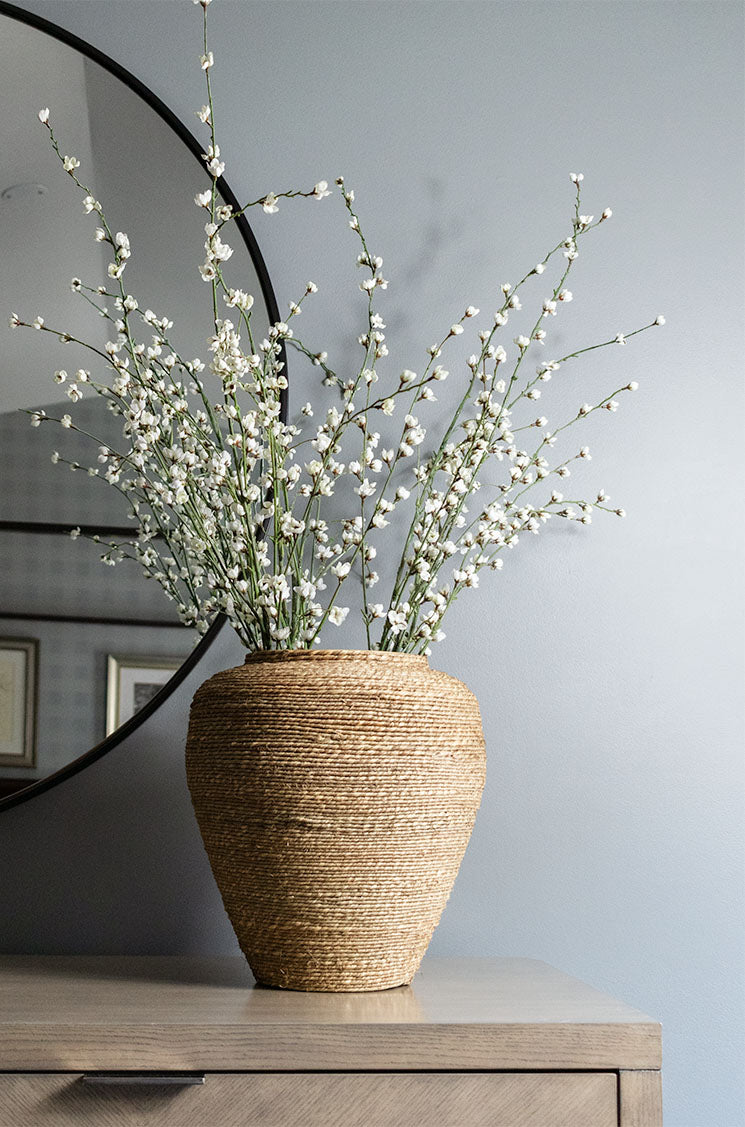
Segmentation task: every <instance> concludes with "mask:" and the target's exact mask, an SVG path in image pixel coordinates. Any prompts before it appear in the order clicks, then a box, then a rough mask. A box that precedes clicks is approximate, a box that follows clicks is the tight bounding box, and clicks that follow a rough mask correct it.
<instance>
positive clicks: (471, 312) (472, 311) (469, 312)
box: [464, 305, 479, 317]
mask: <svg viewBox="0 0 745 1127" xmlns="http://www.w3.org/2000/svg"><path fill="white" fill-rule="evenodd" d="M478 312H479V311H478V309H477V308H476V306H475V305H469V306H468V309H466V312H465V313H464V316H465V317H477V316H478Z"/></svg>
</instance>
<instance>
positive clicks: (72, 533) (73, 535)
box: [70, 528, 80, 540]
mask: <svg viewBox="0 0 745 1127" xmlns="http://www.w3.org/2000/svg"><path fill="white" fill-rule="evenodd" d="M79 536H80V529H79V528H71V529H70V539H71V540H77V539H78V537H79Z"/></svg>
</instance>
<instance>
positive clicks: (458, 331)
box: [450, 325, 463, 337]
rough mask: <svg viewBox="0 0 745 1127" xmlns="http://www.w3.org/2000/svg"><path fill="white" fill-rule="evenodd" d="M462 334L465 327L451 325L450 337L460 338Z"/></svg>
mask: <svg viewBox="0 0 745 1127" xmlns="http://www.w3.org/2000/svg"><path fill="white" fill-rule="evenodd" d="M462 332H463V326H462V325H451V326H450V335H451V336H453V337H457V336H460V334H461V333H462Z"/></svg>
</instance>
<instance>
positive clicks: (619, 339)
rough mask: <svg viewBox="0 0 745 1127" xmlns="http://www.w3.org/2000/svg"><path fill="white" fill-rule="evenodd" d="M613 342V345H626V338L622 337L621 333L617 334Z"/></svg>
mask: <svg viewBox="0 0 745 1127" xmlns="http://www.w3.org/2000/svg"><path fill="white" fill-rule="evenodd" d="M613 341H614V343H615V344H626V337H625V336H624V335H623V333H618V334H617V335H616V336H615V337H614V338H613Z"/></svg>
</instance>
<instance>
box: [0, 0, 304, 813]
mask: <svg viewBox="0 0 745 1127" xmlns="http://www.w3.org/2000/svg"><path fill="white" fill-rule="evenodd" d="M0 16H9V17H10V18H11V19H14V20H18V21H19V22H20V23H25V24H27V25H28V26H29V27H33V28H36V29H37V31H41V32H44V33H46V34H47V35H51V36H52V37H53V38H54V39H57V40H59V42H60V43H64V44H65V45H66V46H68V47H72V48H73V49H74V50H76V51H79V52H80V54H81V55H84V56H85V58H87V59H90V60H91V62H94V63H98V65H99V66H101V67H103V69H104V70H106V71H108V72H109V74H111V75H113V76H114V78H118V79H119V81H120V82H123V83H124V85H125V86H128V87H129V89H130V90H132V91H133V93H135V94H138V95H139V97H140V98H142V99H143V101H144V102H146V103H147V105H149V106H150V108H151V109H152V110H154V111H155V112H156V113H157V114H158V116H159V117H160V118H161V119H162V120H163V121H164V122H165V123H166V125H168V126H170V128H171V129H172V130H173V131H174V133H175V134H176V135H177V136H178V137H180V139H181V140H182V141H183V143H184V144H185V145H186V147H187V149H189V150H190V151H191V152H192V154H193V155H194V157H195V159H196V160H197V161H198V162H199V165H200V167H201V168H202V169H204V161H203V160H202V155H201V154H202V149H203V147H204V146H203V145H202V144H201V143H200V142H199V141H198V140H197V139H196V137H194V135H193V134H192V133H190V132H189V130H188V129H187V128H186V126H185V125H184V124H183V122H181V121H180V120H179V118H177V117H176V115H175V114H174V113H173V111H172V110H170V109H169V108H168V106H167V105H166V104H165V103H164V102H162V101H161V100H160V98H158V97H157V95H155V94H153V93H152V91H151V90H148V88H147V87H146V86H145V85H144V84H143V83H142V82H140V80H139V79H138V78H135V76H134V75H133V74H130V72H129V71H128V70H125V69H124V67H123V66H121V65H120V64H119V63H117V62H115V61H114V60H113V59H111V58H109V56H108V55H105V54H104V53H103V52H102V51H99V50H98V49H97V48H96V47H93V46H91V44H89V43H86V42H85V41H84V40H82V39H79V38H78V36H77V35H73V34H72V32H70V31H67V30H66V29H65V28H62V27H58V26H57V24H53V23H51V22H50V21H49V20H46V19H44V18H43V17H42V16H37V15H35V14H34V13H33V12H27V11H25V10H24V9H23V8H19V7H18V6H17V5H16V4H10V3H8V2H7V0H0ZM217 185H218V188H219V191H220V194H221V196H222V197H223V199H224V200H225V202H226V203H228V204H230V205H231V207H233V208H234V209H235V210H236V211H238V210H239V209H240V206H241V205H240V203H239V201H238V199H237V198H236V196H235V195H234V193H233V192H232V190H231V189H230V187H229V185H228V184H227V183H226V182H225V180H224V179H223V178H222V177H220V179H219V180H218V182H217ZM235 223H236V226H237V228H238V230H239V232H240V234H241V238H242V239H243V242H244V243H245V245H246V249H247V251H248V253H249V256H250V258H251V261H252V263H253V266H254V269H255V270H256V274H257V276H258V279H259V284H260V286H261V294H262V297H263V299H264V302H265V304H266V308H267V312H268V314H269V320H270V321H271V322H277V321H279V320H280V316H279V308H278V306H277V299H276V297H275V294H274V290H273V288H272V284H271V281H270V280H269V274H268V272H267V268H266V264H265V262H264V259H263V256H262V254H261V251H260V250H259V247H258V244H257V242H256V238H255V236H254V234H253V231H252V230H251V228H250V226H249V224H248V220H247V219H246V217H245V215H240V216H238V218H237V219H236V220H235ZM282 418H283V419H284V420H286V418H287V392H286V391H285V392H283V398H282ZM225 621H226V620H225V617H224V616H223V615H220V616H219V617H218V618H216V619H215V621H214V622H213V623H212V625H211V626H210V628H209V630H208V631H207V633H206V634H205V635H204V637H203V638H202V640H201V641H200V642H199V643H198V644H197V645H196V646H195V648H194V649H193V650H192V652H191V653H190V654H189V656H188V657H187V658H186V660H185V661H184V663H183V665H181V666H180V667H179V669H178V670H177V671H176V672H175V673H174V675H173V676H172V677H171V679H170V680H169V681H167V682H166V683H165V685H164V686H163V688H162V689H160V690H159V691H158V692H157V693H156V694H155V696H153V697H152V698H151V700H149V701H148V702H147V704H146V705H144V707H143V708H141V709H140V711H139V712H138V713H137V714H136V715H135V716H132V717H131V718H130V719H129V720H127V721H125V723H124V724H122V725H121V727H120V728H117V730H116V731H115V732H112V734H111V735H110V736H107V737H106V739H104V740H102V741H101V743H99V744H96V745H95V747H93V748H91V749H90V750H89V751H86V752H84V753H83V754H82V755H80V756H78V758H77V759H74V760H73V761H72V762H71V763H68V764H67V766H65V767H62V768H61V769H60V770H59V771H55V772H54V773H53V774H51V775H48V776H47V777H46V778H44V779H38V780H36V781H35V782H32V783H29V785H28V787H25V788H24V789H23V790H19V791H17V792H16V793H14V794H10V795H7V796H6V797H5V798H2V799H0V813H2V811H3V810H9V809H10V808H11V807H12V806H19V805H20V804H21V803H22V802H27V801H28V800H29V799H30V798H34V797H35V796H36V795H37V794H41V793H43V791H46V790H50V789H51V788H52V787H55V786H57V784H58V783H61V782H64V780H65V779H69V778H72V776H73V775H77V774H78V772H79V771H82V770H84V769H85V768H86V767H87V766H88V765H89V764H91V763H95V761H96V760H97V759H101V758H102V756H104V755H106V754H108V752H110V751H112V750H113V749H114V748H115V747H117V746H118V745H119V744H120V743H122V742H123V741H124V740H126V739H127V737H128V736H130V735H131V734H132V732H134V731H136V729H137V728H139V727H140V725H141V724H144V722H145V721H146V720H147V719H148V717H150V716H152V715H153V713H154V712H155V711H156V710H157V709H158V708H159V707H160V706H161V704H162V703H163V702H164V701H165V700H166V699H167V698H168V697H169V696H170V695H171V693H173V692H174V690H175V689H177V688H178V686H179V685H180V684H181V682H182V681H183V680H184V679H185V678H186V677H187V676H188V675H189V673H191V671H192V670H193V669H194V668H195V666H196V665H197V664H198V663H199V661H200V660H201V659H202V657H203V656H204V654H205V653H206V652H207V650H208V649H209V647H210V646H211V645H212V643H213V641H214V640H215V638H216V637H217V635H218V634H219V633H220V631H221V630H222V628H223V626H224V625H225Z"/></svg>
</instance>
